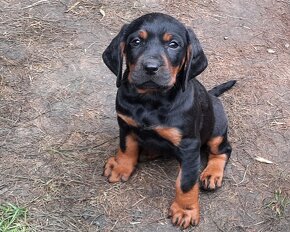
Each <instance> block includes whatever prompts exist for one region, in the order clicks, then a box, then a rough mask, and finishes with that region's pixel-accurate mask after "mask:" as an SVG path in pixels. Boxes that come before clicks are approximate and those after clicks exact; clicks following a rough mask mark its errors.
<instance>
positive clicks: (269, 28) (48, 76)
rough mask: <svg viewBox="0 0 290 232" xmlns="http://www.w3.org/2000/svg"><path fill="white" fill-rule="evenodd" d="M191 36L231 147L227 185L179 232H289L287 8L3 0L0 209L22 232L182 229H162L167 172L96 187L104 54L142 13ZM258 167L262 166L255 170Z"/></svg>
mask: <svg viewBox="0 0 290 232" xmlns="http://www.w3.org/2000/svg"><path fill="white" fill-rule="evenodd" d="M154 11H158V12H164V13H168V14H170V15H172V16H174V17H176V18H178V19H180V20H181V21H183V22H184V23H185V24H186V25H188V26H191V27H193V29H194V30H195V32H196V34H197V35H198V37H199V39H200V41H201V43H202V45H203V47H204V50H205V53H206V55H207V57H208V59H209V67H208V68H207V69H206V71H205V72H204V73H203V74H202V75H201V76H200V77H199V80H200V81H201V82H202V83H203V84H204V85H205V86H206V87H207V88H210V87H213V86H215V85H217V84H218V83H222V82H223V81H226V80H229V79H236V80H238V83H237V85H236V86H235V87H234V88H233V89H232V90H231V91H229V92H227V93H226V94H224V95H223V96H222V100H223V102H224V105H225V108H226V111H227V112H228V117H229V121H230V130H229V133H230V141H231V143H232V146H233V154H232V159H231V161H230V162H229V164H228V166H227V168H226V173H225V180H224V185H223V187H222V188H221V189H219V190H218V191H216V192H209V193H208V192H201V194H200V204H201V222H200V225H199V226H198V227H196V228H190V229H188V230H187V231H201V232H204V231H208V232H215V231H227V232H230V231H231V232H235V231H249V232H250V231H251V232H252V231H275V232H277V231H284V232H286V231H290V209H289V208H290V207H289V206H288V207H286V204H287V203H285V202H286V201H283V199H284V198H285V199H286V200H289V199H290V149H289V147H290V139H289V138H290V58H289V57H290V56H289V53H290V47H289V43H290V30H289V28H290V25H289V23H290V16H289V15H290V5H289V1H286V0H285V1H284V0H265V1H252V0H243V1H240V0H218V1H211V0H204V1H185V0H182V1H172V0H160V1H157V0H139V1H133V0H130V1H120V0H116V1H114V0H111V1H108V0H105V1H93V0H91V1H89V0H83V1H76V0H61V1H53V0H42V1H37V0H33V1H27V0H25V1H20V0H1V1H0V173H1V174H0V201H1V202H13V203H15V204H19V205H21V206H25V207H27V208H28V210H29V218H28V224H29V228H30V229H31V231H110V230H112V231H164V232H165V231H166V232H167V231H169V232H170V231H179V229H178V228H176V227H173V226H172V225H171V223H170V220H169V219H167V210H168V208H169V206H170V204H171V201H172V199H173V197H174V183H175V179H176V176H177V171H178V168H177V163H176V161H174V160H164V159H163V160H156V161H153V162H145V163H141V164H140V165H139V167H138V170H137V171H136V172H135V174H134V175H133V176H132V178H131V179H130V180H129V181H128V182H127V183H119V184H109V183H108V182H107V181H106V179H105V178H104V177H102V175H101V174H102V168H103V165H104V163H105V160H106V159H107V158H108V157H109V156H111V155H112V154H114V153H115V152H116V149H117V146H118V126H117V122H116V114H115V111H114V101H115V94H116V87H115V77H114V75H113V74H112V73H111V72H110V71H109V70H108V69H107V67H106V66H105V65H104V64H103V62H102V60H101V54H102V52H103V51H104V49H105V48H106V46H107V45H108V44H109V42H110V40H111V39H112V38H113V37H114V35H116V33H117V32H118V30H119V29H120V27H121V26H122V24H124V23H127V22H130V21H131V20H132V19H134V18H136V17H138V16H140V15H142V14H144V13H149V12H154ZM257 156H260V157H263V158H265V159H268V160H270V161H272V162H273V163H272V164H266V163H263V162H259V161H257V160H256V159H255V158H256V157H257Z"/></svg>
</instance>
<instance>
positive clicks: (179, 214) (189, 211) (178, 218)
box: [169, 201, 199, 229]
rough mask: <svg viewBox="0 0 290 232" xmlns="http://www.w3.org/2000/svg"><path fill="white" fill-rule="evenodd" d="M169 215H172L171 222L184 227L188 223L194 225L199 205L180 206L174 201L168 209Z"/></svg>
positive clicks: (196, 223)
mask: <svg viewBox="0 0 290 232" xmlns="http://www.w3.org/2000/svg"><path fill="white" fill-rule="evenodd" d="M169 216H170V217H172V223H173V224H174V225H177V226H180V227H182V228H183V229H186V228H187V227H189V226H190V225H193V226H196V225H198V223H199V206H198V205H194V206H192V207H187V208H185V207H182V206H181V205H180V204H178V202H176V201H174V202H173V203H172V205H171V207H170V209H169Z"/></svg>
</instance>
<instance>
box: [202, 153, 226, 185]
mask: <svg viewBox="0 0 290 232" xmlns="http://www.w3.org/2000/svg"><path fill="white" fill-rule="evenodd" d="M227 160H228V156H227V155H226V154H220V155H214V154H210V155H209V157H208V163H207V166H206V168H205V169H204V170H203V172H202V173H201V174H200V180H201V181H202V182H203V185H204V186H205V188H208V189H215V188H217V187H221V186H222V181H223V176H224V169H225V166H226V163H227Z"/></svg>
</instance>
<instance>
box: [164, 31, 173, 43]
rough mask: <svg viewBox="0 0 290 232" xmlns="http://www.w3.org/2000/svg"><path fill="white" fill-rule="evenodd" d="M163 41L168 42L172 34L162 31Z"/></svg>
mask: <svg viewBox="0 0 290 232" xmlns="http://www.w3.org/2000/svg"><path fill="white" fill-rule="evenodd" d="M162 39H163V41H165V42H169V41H170V40H171V39H172V35H171V34H169V33H164V35H163V37H162Z"/></svg>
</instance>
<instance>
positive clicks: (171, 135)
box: [154, 127, 182, 146]
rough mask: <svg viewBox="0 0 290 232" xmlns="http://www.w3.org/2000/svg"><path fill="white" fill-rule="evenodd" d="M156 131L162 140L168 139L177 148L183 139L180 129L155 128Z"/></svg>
mask: <svg viewBox="0 0 290 232" xmlns="http://www.w3.org/2000/svg"><path fill="white" fill-rule="evenodd" d="M154 130H155V131H156V133H157V134H159V135H160V136H161V137H162V138H164V139H167V140H168V141H170V142H171V143H173V144H174V145H175V146H178V145H179V143H180V141H181V138H182V134H181V132H180V130H179V129H177V128H173V127H156V128H154Z"/></svg>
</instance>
